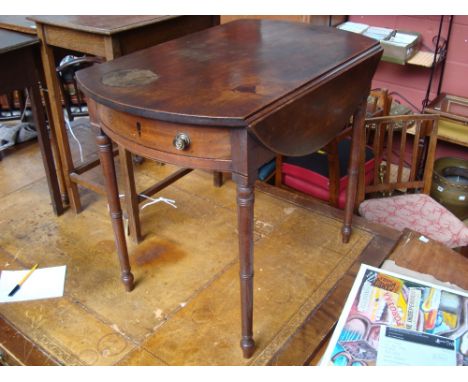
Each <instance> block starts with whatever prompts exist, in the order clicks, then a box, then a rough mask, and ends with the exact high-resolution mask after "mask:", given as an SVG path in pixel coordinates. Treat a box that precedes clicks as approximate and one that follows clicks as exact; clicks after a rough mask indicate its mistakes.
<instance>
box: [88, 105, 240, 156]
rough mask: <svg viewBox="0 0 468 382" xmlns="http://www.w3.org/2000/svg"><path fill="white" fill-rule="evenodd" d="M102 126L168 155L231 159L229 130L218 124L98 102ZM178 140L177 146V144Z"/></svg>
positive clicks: (98, 113)
mask: <svg viewBox="0 0 468 382" xmlns="http://www.w3.org/2000/svg"><path fill="white" fill-rule="evenodd" d="M96 111H97V115H98V119H99V122H100V123H101V124H102V125H104V126H103V127H104V129H109V130H111V131H112V132H113V133H114V134H116V135H118V136H120V137H122V138H125V139H127V140H129V141H131V142H134V143H136V144H138V145H142V146H145V147H149V148H151V149H153V150H158V151H164V152H167V153H171V154H177V155H184V156H191V157H198V158H210V159H230V158H231V138H230V130H229V129H226V128H219V127H205V126H195V125H182V124H174V123H169V122H163V121H157V120H151V119H147V118H142V117H138V116H135V115H131V114H127V113H123V112H119V111H115V110H112V109H109V108H107V107H105V106H102V105H97V110H96ZM176 139H178V145H177V146H178V147H176V142H175V141H176Z"/></svg>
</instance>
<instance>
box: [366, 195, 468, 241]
mask: <svg viewBox="0 0 468 382" xmlns="http://www.w3.org/2000/svg"><path fill="white" fill-rule="evenodd" d="M359 214H360V215H361V216H363V217H364V218H366V219H367V220H369V221H372V222H374V223H380V224H383V225H386V226H389V227H392V228H394V229H396V230H398V231H403V229H405V228H410V229H412V230H413V231H417V232H419V233H421V234H423V235H424V236H427V237H428V238H430V239H433V240H437V241H439V242H441V243H443V244H445V245H446V246H447V247H449V248H456V247H463V246H466V245H468V227H466V226H465V225H464V224H463V222H462V221H461V220H460V219H458V218H457V217H456V216H455V215H454V214H452V213H451V212H450V211H449V210H447V209H446V208H445V207H444V206H442V205H440V204H439V203H437V202H436V201H435V200H434V199H432V198H431V197H430V196H428V195H426V194H408V195H399V196H393V197H387V198H380V199H369V200H365V201H364V202H362V203H361V205H360V206H359Z"/></svg>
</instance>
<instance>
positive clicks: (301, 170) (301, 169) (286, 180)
mask: <svg viewBox="0 0 468 382" xmlns="http://www.w3.org/2000/svg"><path fill="white" fill-rule="evenodd" d="M350 153H351V140H350V139H348V138H346V139H343V140H342V141H340V142H339V143H338V162H339V174H338V176H339V175H341V177H340V180H339V189H338V208H344V206H345V202H346V189H347V187H348V182H349V176H348V165H349V163H348V162H349V156H350ZM365 155H366V159H365V160H366V162H365V183H366V185H367V184H370V183H372V179H373V172H372V171H373V168H374V155H373V153H372V150H371V149H370V148H369V147H366V152H365ZM328 164H329V162H328V155H327V154H326V153H325V152H322V151H318V152H315V153H313V154H310V155H306V156H303V157H285V158H284V162H283V163H282V167H281V173H282V174H283V179H282V181H283V184H285V185H286V186H288V187H291V188H294V189H296V190H299V191H301V192H303V193H305V194H309V195H312V196H313V197H315V198H318V199H320V200H324V201H328V200H329V199H330V178H329V174H330V169H329V168H328Z"/></svg>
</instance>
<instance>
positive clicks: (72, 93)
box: [56, 56, 104, 121]
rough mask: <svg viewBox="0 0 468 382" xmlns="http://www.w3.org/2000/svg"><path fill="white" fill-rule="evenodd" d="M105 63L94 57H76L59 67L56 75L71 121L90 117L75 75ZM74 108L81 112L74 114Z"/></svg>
mask: <svg viewBox="0 0 468 382" xmlns="http://www.w3.org/2000/svg"><path fill="white" fill-rule="evenodd" d="M103 61H104V60H103V59H102V58H99V57H93V56H84V57H75V58H72V59H69V60H67V61H66V62H64V63H63V64H61V65H60V66H58V67H57V69H56V73H57V77H58V79H59V83H60V90H61V91H62V96H63V101H64V104H65V109H66V111H67V115H68V119H69V120H70V121H73V119H74V117H78V116H85V115H88V112H87V110H86V111H85V110H84V109H83V106H84V105H86V102H85V100H84V97H83V95H82V93H81V91H80V90H79V89H78V85H77V83H76V76H75V73H76V72H77V71H78V70H80V69H84V68H87V67H88V66H91V65H94V64H96V63H102V62H103ZM73 106H76V107H77V109H78V110H79V111H76V112H74V110H73V108H72V107H73Z"/></svg>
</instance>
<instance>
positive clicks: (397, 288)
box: [321, 265, 468, 366]
mask: <svg viewBox="0 0 468 382" xmlns="http://www.w3.org/2000/svg"><path fill="white" fill-rule="evenodd" d="M467 310H468V294H467V293H464V292H461V291H455V290H452V289H449V288H445V287H441V286H438V285H437V286H436V285H435V284H431V283H427V282H422V281H418V280H416V279H413V278H410V277H406V276H401V275H398V274H396V273H393V272H387V271H384V270H382V269H378V268H373V267H369V266H367V265H362V266H361V269H360V271H359V273H358V275H357V277H356V281H355V283H354V285H353V288H352V290H351V292H350V294H349V296H348V299H347V301H346V304H345V307H344V309H343V312H342V314H341V316H340V319H339V321H338V324H337V326H336V328H335V331H334V333H333V336H332V338H331V340H330V343H329V345H328V348H327V350H326V352H325V354H324V356H323V358H322V361H321V364H322V365H335V366H344V365H350V366H351V365H352V366H368V365H369V366H370V365H377V366H381V365H382V366H389V365H398V366H399V365H417V366H430V365H438V366H445V365H446V366H455V365H459V366H460V365H465V366H466V365H468V312H467Z"/></svg>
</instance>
